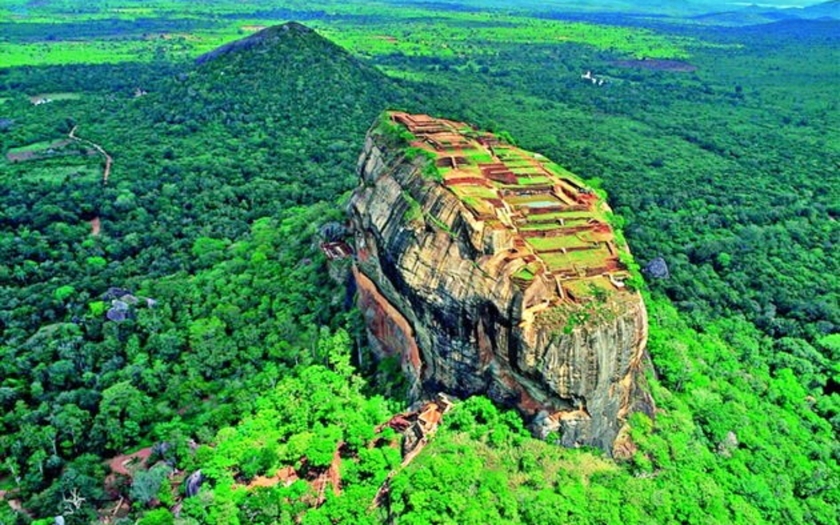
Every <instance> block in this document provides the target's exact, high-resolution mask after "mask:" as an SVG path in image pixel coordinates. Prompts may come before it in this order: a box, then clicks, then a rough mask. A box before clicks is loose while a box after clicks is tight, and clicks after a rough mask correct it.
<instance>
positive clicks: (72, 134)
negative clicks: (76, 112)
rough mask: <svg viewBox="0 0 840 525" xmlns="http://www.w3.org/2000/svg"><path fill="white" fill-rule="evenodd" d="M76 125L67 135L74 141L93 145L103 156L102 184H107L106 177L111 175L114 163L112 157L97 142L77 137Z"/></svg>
mask: <svg viewBox="0 0 840 525" xmlns="http://www.w3.org/2000/svg"><path fill="white" fill-rule="evenodd" d="M78 127H79V126H78V125H75V126H73V129H71V130H70V133H68V134H67V136H68V137H70V138H71V139H72V140H75V141H76V142H81V143H83V144H87V145H89V146H91V147H93V149H95V150H96V151H98V152H99V154H100V155H102V156H103V157H105V169H104V170H102V184H103V185H107V184H108V177H109V176H110V175H111V165H112V164H113V163H114V159H113V158H112V157H111V156H110V155H108V152H107V151H105V149H104V148H103V147H102V146H100V145H99V144H97V143H95V142H91V141H89V140H87V139H83V138H81V137H77V136H76V129H77V128H78Z"/></svg>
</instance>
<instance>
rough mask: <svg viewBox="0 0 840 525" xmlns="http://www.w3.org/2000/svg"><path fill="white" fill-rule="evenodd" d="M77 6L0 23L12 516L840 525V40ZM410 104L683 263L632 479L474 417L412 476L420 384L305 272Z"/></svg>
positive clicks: (569, 18)
mask: <svg viewBox="0 0 840 525" xmlns="http://www.w3.org/2000/svg"><path fill="white" fill-rule="evenodd" d="M359 4H363V5H359ZM85 5H86V6H88V7H87V8H86V9H85V10H79V9H78V6H77V3H75V2H70V1H62V2H49V3H46V5H44V6H35V7H30V8H26V7H25V2H22V1H21V2H17V1H12V2H7V3H4V6H3V7H2V13H3V15H4V18H3V20H4V21H3V22H2V25H3V35H4V37H3V38H4V39H6V40H5V41H4V44H3V46H2V49H0V154H2V155H3V158H2V159H0V188H2V193H1V195H2V207H0V255H1V256H0V331H1V334H0V407H2V410H0V491H3V492H4V494H3V498H4V499H6V500H14V501H15V502H17V504H18V505H19V508H22V509H25V512H24V511H17V510H14V509H13V508H12V507H11V506H9V505H8V504H5V503H2V502H0V503H2V504H0V523H3V524H4V525H5V524H6V523H9V524H12V523H21V524H24V523H31V522H34V523H41V524H47V523H52V521H53V518H52V517H53V516H57V515H62V516H63V517H64V519H65V521H66V523H69V524H86V523H91V522H94V521H96V520H98V519H101V518H102V517H104V516H111V515H112V514H114V516H115V517H114V519H115V520H116V521H120V520H122V521H121V522H124V523H134V522H136V521H137V520H139V523H142V524H145V525H152V524H168V523H182V524H191V525H192V524H202V525H203V524H208V525H209V524H220V525H221V524H235V523H243V524H246V523H264V524H273V523H295V522H300V523H306V524H321V523H325V524H326V523H348V522H355V523H403V524H413V523H418V524H420V523H423V524H426V523H528V524H537V523H540V524H544V523H548V524H552V523H558V524H561V523H580V524H589V523H592V524H596V523H599V524H600V523H603V524H606V523H675V524H676V523H686V524H688V523H691V524H694V523H696V524H709V523H721V524H724V523H803V524H805V523H808V524H810V523H818V524H833V523H836V522H837V520H838V508H840V468H838V459H839V458H840V447H838V431H840V365H838V363H840V335H838V326H840V301H838V291H839V290H840V286H838V275H840V268H838V258H837V256H836V252H837V246H838V242H840V228H838V226H837V216H838V211H840V210H838V203H840V194H838V193H840V180H839V179H840V136H838V134H840V110H838V106H837V104H838V102H837V100H836V92H835V91H836V85H837V83H838V81H840V78H838V74H840V72H838V70H837V67H836V65H837V63H838V62H840V30H839V29H840V25H838V24H840V23H838V22H832V21H805V20H786V21H781V22H777V23H774V24H769V25H762V26H759V27H749V26H747V27H726V28H724V27H718V26H699V25H698V24H696V23H685V21H684V20H682V21H681V20H677V19H669V20H663V19H661V18H655V19H647V18H639V17H623V16H622V15H620V14H618V15H617V14H615V13H609V14H599V13H585V14H580V13H577V14H574V15H572V14H568V15H564V14H563V13H557V12H552V13H537V15H539V16H535V13H533V12H530V11H525V10H521V11H518V12H515V13H512V12H499V11H494V10H482V9H480V8H477V7H475V5H474V4H457V3H440V4H435V5H434V6H425V5H424V4H422V3H417V4H410V5H408V4H406V5H403V4H399V3H397V2H363V3H353V2H344V3H341V4H337V3H332V2H284V7H283V8H282V9H281V8H277V7H276V5H274V3H272V2H268V1H266V2H259V1H258V2H252V3H250V4H243V3H239V2H215V3H214V4H213V6H212V7H209V6H207V7H202V8H193V9H198V11H190V10H189V9H188V8H186V7H185V6H184V5H183V4H180V3H178V2H173V1H171V0H170V1H165V0H161V1H155V2H132V1H131V0H125V1H119V2H117V1H113V2H112V1H101V2H89V3H86V4H85ZM201 9H204V11H202V10H201ZM5 15H8V16H5ZM175 15H178V16H175ZM21 16H25V17H28V18H26V23H23V22H21V21H20V17H21ZM292 18H294V19H296V20H299V21H304V22H305V23H306V24H307V25H310V26H312V27H315V28H316V29H317V32H311V31H308V30H306V29H304V28H300V27H299V26H286V28H285V29H282V28H281V29H272V30H269V31H268V33H264V34H263V36H264V38H263V39H262V40H259V41H257V42H256V43H254V45H253V46H250V47H249V48H248V49H238V50H234V51H231V52H229V53H220V54H219V55H218V56H215V57H213V58H212V59H211V60H207V61H202V63H200V64H196V63H195V61H194V59H195V58H196V57H198V56H199V55H200V54H202V53H205V52H208V51H210V50H211V49H214V48H216V47H217V46H218V45H219V44H222V43H225V42H228V41H231V40H234V39H236V38H241V37H244V36H246V35H247V34H249V33H251V32H253V31H254V30H256V29H258V27H260V26H269V25H274V24H277V23H281V22H285V21H286V20H288V19H292ZM290 27H291V30H289V28H290ZM7 43H8V45H7ZM135 57H136V58H135ZM587 71H589V72H590V73H591V76H594V77H595V78H596V79H601V80H603V81H604V82H603V83H598V82H597V81H596V82H594V83H593V82H591V81H590V79H586V78H582V77H583V75H584V74H585V73H586V72H587ZM389 107H390V108H394V107H396V108H401V109H406V110H409V111H418V112H426V113H430V114H437V115H446V116H449V117H452V118H455V119H460V120H465V121H469V122H472V123H475V124H476V125H478V126H481V127H485V128H490V129H493V130H496V131H500V132H501V131H504V132H509V133H510V134H511V135H512V136H513V137H515V138H516V140H517V142H518V143H519V144H520V145H521V146H522V147H524V148H527V149H530V150H535V151H539V152H541V153H543V154H545V155H546V156H548V157H549V158H551V159H553V160H555V161H557V162H558V163H559V164H561V165H563V166H564V167H565V168H568V169H570V170H572V171H574V172H576V173H578V174H580V175H581V176H584V177H586V178H588V179H589V180H590V182H591V183H593V184H595V185H599V186H600V187H603V188H604V189H605V190H606V191H607V192H608V194H609V197H610V202H611V204H612V207H613V208H614V209H615V211H616V212H617V214H618V215H620V216H621V217H623V219H621V222H623V225H624V232H625V235H626V237H627V240H628V242H629V244H630V247H631V249H632V251H633V253H634V254H635V256H636V259H637V261H639V262H640V263H641V264H642V266H643V267H644V266H645V265H647V264H648V263H649V262H650V261H652V260H654V259H656V258H662V259H664V261H665V263H666V264H667V266H668V272H667V273H668V275H667V277H665V276H663V275H661V274H657V275H654V273H655V272H651V273H649V274H648V287H647V290H646V291H645V296H646V302H647V305H648V308H649V310H650V314H651V315H650V322H651V339H650V347H649V348H650V353H651V356H652V360H653V364H654V368H655V372H651V375H650V378H649V381H650V383H651V385H652V388H653V394H654V398H655V399H656V401H657V404H658V407H659V412H658V414H657V418H656V420H655V421H649V420H647V419H646V418H644V417H641V416H636V417H635V418H634V419H633V421H632V424H633V440H634V442H635V443H636V445H637V451H636V453H635V454H634V456H633V458H632V459H630V460H628V461H621V462H615V461H613V460H611V459H609V458H607V457H604V455H603V453H601V452H599V451H595V450H567V449H562V448H559V447H557V446H555V445H553V444H551V443H546V442H543V441H538V440H535V439H533V438H532V437H531V436H530V435H529V434H528V433H527V431H525V430H524V428H523V424H522V421H521V419H520V418H519V416H518V415H517V414H516V413H514V412H509V411H505V410H503V409H501V408H499V407H495V406H493V405H492V404H490V403H489V402H488V401H487V400H485V399H482V398H472V399H469V400H465V401H463V402H461V403H459V404H458V405H457V406H456V408H455V409H454V410H453V412H452V413H451V414H450V415H448V416H447V418H446V419H445V420H444V425H443V427H442V428H441V430H440V431H439V433H438V434H437V435H436V437H435V439H434V441H432V443H431V444H430V445H429V447H427V448H426V449H425V450H424V451H423V453H422V454H421V455H420V456H418V458H417V459H416V460H415V461H414V462H412V463H411V464H410V465H409V466H408V467H406V468H404V469H402V468H399V463H400V456H399V451H398V449H396V448H394V446H393V441H394V440H395V439H396V437H395V436H394V435H392V434H389V433H388V432H387V431H386V432H383V433H380V434H377V433H376V432H375V428H376V427H377V426H378V425H380V424H382V423H383V422H384V421H386V420H387V419H388V418H389V417H390V416H391V415H392V414H394V413H397V412H399V411H401V410H403V409H405V408H406V407H405V398H404V392H403V390H402V388H403V385H401V383H400V377H399V373H398V371H397V370H395V366H394V363H390V362H387V361H384V362H381V363H375V362H374V361H372V360H371V358H370V355H369V354H368V351H367V349H366V347H365V336H364V330H363V328H362V323H361V320H360V319H359V315H358V313H357V312H356V311H355V310H354V309H353V307H352V305H353V298H352V291H350V292H348V287H347V262H346V261H345V262H329V261H327V260H326V258H325V256H324V254H323V253H322V252H321V251H320V250H319V248H318V244H319V242H320V241H321V240H323V238H324V236H325V235H336V233H335V232H336V231H339V233H338V235H340V228H339V229H338V230H336V228H335V227H334V223H339V224H340V223H342V222H343V220H344V218H343V217H344V216H343V203H344V201H345V200H346V197H347V194H348V191H349V190H351V189H352V188H353V187H354V186H355V185H356V184H357V180H356V175H355V163H356V159H357V156H358V153H359V151H360V149H361V145H362V140H363V137H364V133H365V131H366V129H367V128H368V126H369V125H370V124H372V123H373V122H374V119H375V118H376V116H377V115H378V114H379V113H380V112H381V111H382V110H383V109H385V108H389ZM71 131H73V134H74V136H75V137H77V138H81V139H83V141H78V140H74V139H73V138H72V137H70V133H71ZM92 144H95V145H99V146H101V147H102V149H103V150H104V151H105V152H106V153H107V155H109V156H110V157H111V158H112V159H113V165H112V167H111V170H110V173H109V178H108V181H107V184H106V183H103V180H102V175H103V170H104V168H105V163H106V161H105V155H103V154H102V153H100V152H99V151H97V150H96V149H95V148H94V147H93V146H92ZM325 225H331V226H325ZM141 449H148V451H149V453H150V454H151V455H152V457H151V459H150V461H149V462H147V465H146V466H134V465H130V469H131V471H132V475H131V476H110V477H109V478H108V479H107V480H106V477H108V474H109V471H110V467H109V465H108V461H109V460H112V459H113V458H117V457H119V456H120V455H123V454H129V453H132V452H135V451H138V450H141ZM336 451H338V456H339V458H340V460H339V463H340V469H339V471H340V480H341V481H340V490H339V491H337V492H336V491H333V490H329V489H328V490H325V491H320V492H319V490H318V489H316V488H315V487H314V486H313V483H312V482H311V480H309V479H307V476H309V477H316V476H318V475H320V474H321V473H323V472H325V471H327V469H329V467H330V466H331V465H332V464H333V462H334V458H335V455H336ZM282 467H291V468H292V469H293V471H294V472H295V477H297V478H300V479H298V480H297V481H294V482H292V483H289V484H286V483H276V484H274V485H272V486H263V487H258V486H254V485H253V483H254V482H255V480H259V479H261V478H270V477H271V476H273V475H274V474H275V473H276V472H277V471H278V469H280V468H282ZM198 470H200V471H201V473H202V477H203V480H204V481H203V483H201V486H200V488H199V489H198V490H197V494H196V495H194V496H192V497H185V496H186V493H187V485H188V481H187V479H186V478H187V476H188V475H189V474H191V473H194V472H196V471H198ZM393 470H396V473H395V474H393V477H392V478H391V480H390V487H391V489H390V493H389V496H388V498H387V499H386V500H385V501H384V502H383V503H382V504H380V505H379V506H374V505H372V502H373V501H374V496H375V495H376V494H377V491H378V490H379V489H380V487H381V486H382V484H383V482H384V481H385V479H386V477H387V476H388V475H389V473H391V472H392V471H393ZM249 485H251V486H250V487H249ZM118 502H124V503H125V504H124V505H121V506H120V508H119V509H117V504H118ZM176 515H177V517H176Z"/></svg>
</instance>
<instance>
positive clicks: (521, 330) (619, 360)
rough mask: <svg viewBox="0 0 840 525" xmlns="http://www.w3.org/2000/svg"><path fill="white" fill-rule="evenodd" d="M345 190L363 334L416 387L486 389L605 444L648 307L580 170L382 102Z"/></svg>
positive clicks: (640, 359) (634, 376) (635, 389)
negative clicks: (385, 108)
mask: <svg viewBox="0 0 840 525" xmlns="http://www.w3.org/2000/svg"><path fill="white" fill-rule="evenodd" d="M359 174H360V177H361V184H360V186H359V187H358V189H357V190H356V191H355V193H354V195H353V197H352V200H351V202H350V205H349V213H350V216H351V222H352V225H353V228H354V233H355V242H356V252H357V261H356V265H355V268H354V274H355V276H356V282H357V285H358V291H359V294H358V297H359V306H360V308H361V309H362V311H363V312H364V314H365V316H366V319H367V323H368V330H369V335H370V340H371V344H372V345H373V347H374V348H375V350H376V351H377V352H378V353H380V354H381V355H399V356H400V358H401V362H402V366H403V370H404V371H405V373H406V374H407V375H408V377H409V379H410V382H411V385H412V392H411V394H412V396H414V397H415V398H421V397H426V396H429V395H431V394H433V393H436V392H446V393H449V394H453V395H456V396H467V395H472V394H485V395H487V396H489V397H490V398H491V399H493V400H494V401H496V402H498V403H501V404H504V405H506V406H514V407H516V408H518V409H519V410H520V412H521V413H522V414H523V415H524V416H525V417H527V418H528V419H529V422H530V424H531V425H532V428H533V429H534V430H535V432H537V433H539V434H542V435H547V434H548V433H549V432H551V431H557V432H558V433H559V435H560V440H561V442H562V443H563V444H565V445H567V446H577V445H592V446H597V447H600V448H602V449H604V450H607V451H609V452H612V451H613V447H614V445H615V442H616V437H617V436H618V435H619V432H620V430H621V428H622V425H623V423H624V422H625V420H626V417H627V415H628V413H629V412H631V411H634V410H644V411H645V412H647V413H649V414H651V413H652V402H651V400H650V397H649V395H648V394H647V392H646V391H645V389H644V387H643V385H642V383H643V381H644V378H643V373H642V372H643V369H644V367H645V363H646V362H647V360H646V353H645V344H646V340H647V318H646V312H645V307H644V304H643V302H642V299H641V296H640V295H639V294H638V293H637V292H635V291H633V289H632V286H631V284H632V279H631V275H630V272H628V271H627V266H626V265H627V264H628V262H629V260H630V259H629V253H627V247H626V245H624V243H623V242H621V241H619V240H618V239H616V237H615V233H614V231H613V229H612V228H611V227H610V225H609V223H608V218H609V216H610V213H609V209H608V208H607V206H606V203H605V202H604V201H603V199H602V198H601V197H600V196H599V195H597V193H596V192H594V191H593V190H591V189H590V188H588V187H587V186H586V185H585V184H584V183H583V182H582V181H581V180H580V179H579V178H577V177H576V176H574V175H572V174H571V173H569V172H567V171H565V170H563V169H562V168H560V167H559V166H557V165H555V164H553V163H551V162H549V161H548V160H547V159H545V158H544V157H542V156H540V155H536V154H532V153H528V152H526V151H523V150H521V149H519V148H516V147H514V146H512V145H510V144H508V143H506V142H505V141H502V140H501V139H499V138H498V137H496V136H494V135H491V134H489V133H481V132H478V131H476V130H474V129H473V128H471V127H470V126H468V125H466V124H464V123H459V122H452V121H447V120H442V119H434V118H431V117H428V116H425V115H408V114H405V113H396V112H394V113H387V114H385V115H383V117H382V118H381V119H380V121H379V122H378V123H377V124H376V125H375V126H374V127H373V128H372V129H371V131H370V132H369V134H368V137H367V140H366V144H365V149H364V152H363V154H362V156H361V158H360V162H359Z"/></svg>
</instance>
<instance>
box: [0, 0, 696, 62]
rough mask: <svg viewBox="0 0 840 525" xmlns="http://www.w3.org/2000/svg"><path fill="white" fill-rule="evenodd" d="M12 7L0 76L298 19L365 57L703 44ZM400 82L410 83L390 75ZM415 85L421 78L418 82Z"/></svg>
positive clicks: (414, 23) (351, 5)
mask: <svg viewBox="0 0 840 525" xmlns="http://www.w3.org/2000/svg"><path fill="white" fill-rule="evenodd" d="M74 5H75V4H73V3H72V2H67V1H63V2H62V1H60V2H44V3H32V2H19V1H12V2H7V3H5V5H4V7H3V8H1V9H0V29H2V30H3V32H4V36H5V38H6V41H5V42H4V45H3V46H2V48H0V67H11V66H19V65H57V64H73V63H88V64H98V63H118V62H132V61H140V62H148V61H153V60H156V59H160V58H162V57H166V58H168V59H179V58H183V59H188V58H192V57H195V56H198V55H200V54H201V53H204V52H206V51H209V50H211V49H214V48H216V47H218V46H219V45H222V44H224V43H227V42H230V41H232V40H235V39H238V38H241V37H242V36H245V35H247V34H249V33H251V32H254V31H257V30H259V29H261V28H263V27H267V26H271V25H276V24H279V23H283V22H286V21H288V20H297V21H301V22H304V23H307V24H308V25H311V26H312V27H315V28H316V29H317V30H318V31H319V32H321V33H322V34H323V35H324V36H326V37H328V38H330V39H332V40H333V41H335V42H336V43H338V44H339V45H341V46H343V47H346V48H347V49H349V50H351V51H352V52H354V53H356V54H359V55H362V56H389V55H392V54H400V55H404V56H418V57H436V58H438V59H446V58H454V57H469V56H480V55H483V54H488V53H491V54H492V53H495V52H496V51H495V46H496V45H499V44H505V43H512V44H525V43H527V44H557V43H575V44H584V45H587V46H592V47H593V48H594V49H600V50H611V51H615V52H618V53H621V54H622V55H626V56H627V57H628V58H642V57H651V58H663V59H685V58H687V57H688V56H689V51H688V50H689V48H690V47H692V46H702V45H706V44H705V43H703V42H700V41H697V40H696V39H689V38H684V37H676V36H672V35H664V34H660V33H657V32H655V31H652V30H639V29H638V28H623V27H619V26H607V25H602V24H594V23H588V22H577V21H576V22H571V21H560V20H544V19H536V18H532V17H527V16H522V15H511V14H506V15H505V16H502V15H501V13H495V12H477V11H440V10H435V9H433V8H425V7H422V6H417V7H403V8H401V9H400V10H398V11H393V12H392V13H391V14H392V16H390V17H389V18H388V20H387V21H383V20H382V18H381V17H380V16H378V15H379V13H380V12H381V10H382V9H383V7H382V6H379V5H377V2H362V1H350V2H345V3H331V2H311V3H303V2H294V1H293V2H284V3H283V7H282V8H281V7H277V6H274V5H272V4H259V3H258V4H257V5H251V4H250V3H247V4H246V3H243V4H239V3H232V2H221V3H218V4H215V3H214V4H193V3H189V4H187V3H180V2H175V1H171V0H170V1H151V2H144V3H143V4H142V6H138V4H137V3H136V2H133V1H131V0H116V1H113V2H103V3H97V4H92V5H90V6H87V8H86V9H84V10H80V9H78V8H77V7H74ZM390 72H391V73H393V74H396V75H403V76H404V75H411V74H412V73H410V72H401V71H399V70H396V68H391V71H390ZM414 75H415V76H416V74H414Z"/></svg>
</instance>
